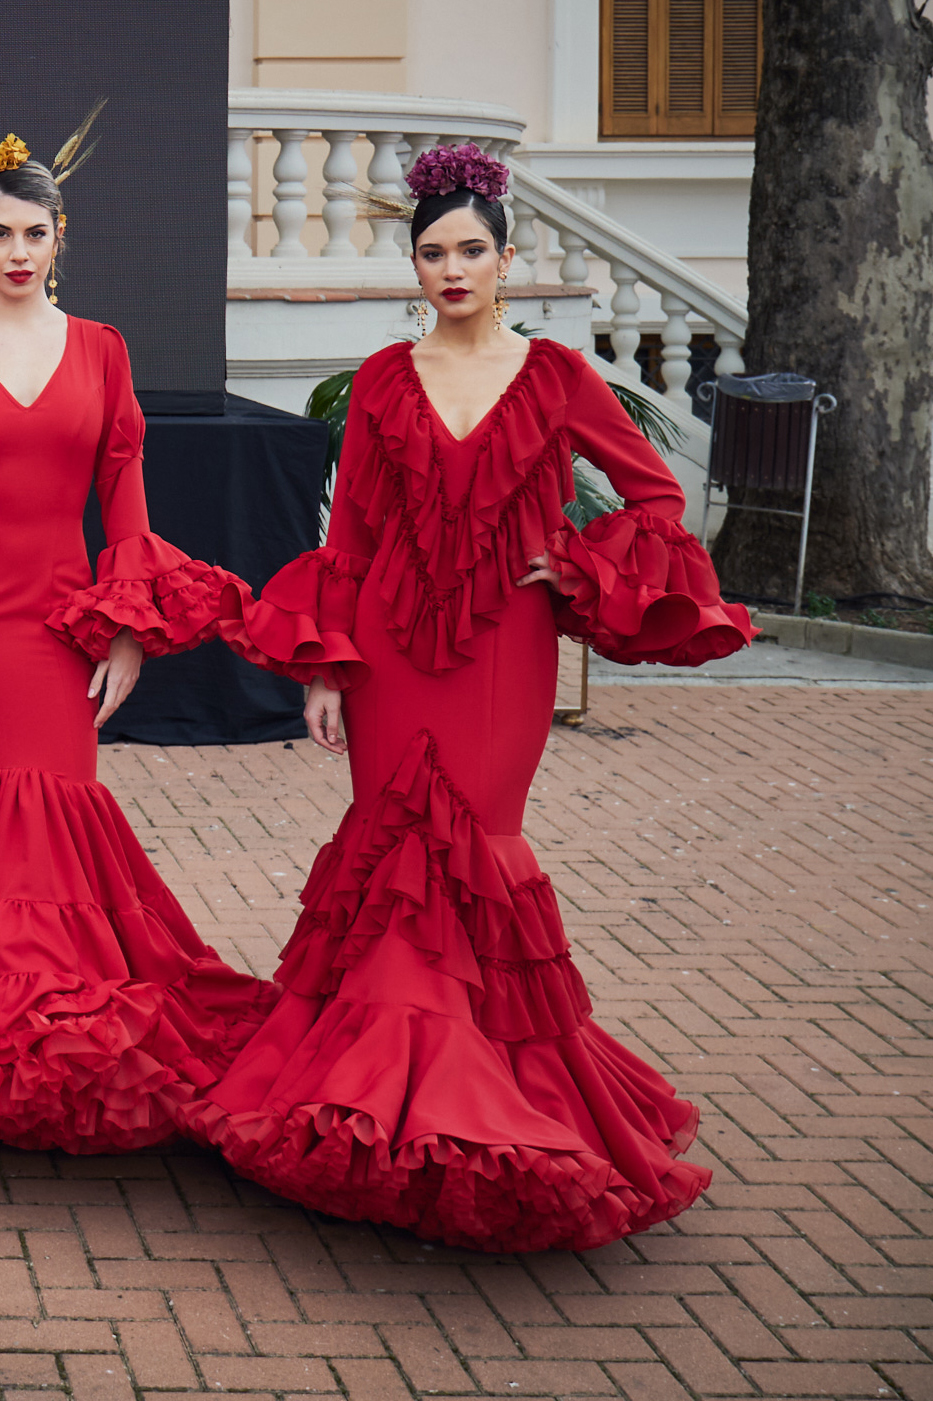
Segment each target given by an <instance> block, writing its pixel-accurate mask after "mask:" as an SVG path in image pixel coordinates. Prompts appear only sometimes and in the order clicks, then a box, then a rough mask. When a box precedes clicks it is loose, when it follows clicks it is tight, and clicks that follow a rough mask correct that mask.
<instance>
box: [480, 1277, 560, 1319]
mask: <svg viewBox="0 0 933 1401" xmlns="http://www.w3.org/2000/svg"><path fill="white" fill-rule="evenodd" d="M470 1275H471V1278H472V1279H474V1280H475V1281H476V1284H477V1287H478V1288H479V1289H481V1290H482V1292H483V1293H484V1294H485V1295H486V1297H487V1299H489V1301H490V1302H491V1304H492V1306H493V1308H494V1309H495V1310H496V1312H497V1313H499V1314H500V1315H501V1317H502V1318H504V1319H505V1321H506V1322H507V1323H559V1322H560V1315H559V1314H558V1312H557V1310H556V1309H555V1308H554V1306H553V1304H552V1303H551V1302H550V1301H549V1300H548V1299H547V1298H546V1297H545V1295H544V1293H543V1291H542V1290H541V1288H540V1287H539V1286H538V1285H537V1284H536V1283H535V1281H534V1280H533V1279H532V1278H531V1277H530V1275H528V1274H526V1273H525V1271H524V1270H523V1269H522V1268H521V1266H520V1265H475V1266H473V1268H472V1269H471V1270H470Z"/></svg>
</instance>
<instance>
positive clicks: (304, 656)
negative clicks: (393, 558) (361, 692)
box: [217, 548, 369, 690]
mask: <svg viewBox="0 0 933 1401" xmlns="http://www.w3.org/2000/svg"><path fill="white" fill-rule="evenodd" d="M368 568H369V560H367V559H364V558H362V557H361V556H357V555H348V554H345V553H343V552H342V551H340V550H332V549H327V548H324V549H320V550H314V551H312V552H310V553H308V554H303V555H299V557H298V558H297V559H296V560H293V561H292V562H291V563H290V564H287V565H286V566H285V568H284V569H281V570H279V572H278V574H276V575H275V576H274V577H273V578H272V579H270V581H269V583H268V584H267V585H266V587H265V588H264V589H263V591H262V596H261V597H260V598H258V599H256V598H254V597H253V595H252V593H251V591H250V589H249V588H248V586H247V585H246V584H244V583H243V582H242V580H240V579H237V578H235V577H232V578H231V580H230V582H229V583H228V584H227V586H226V587H225V588H224V590H223V593H222V595H221V600H220V609H219V620H218V624H217V632H218V634H219V636H220V637H222V638H223V640H224V641H225V642H226V643H227V646H228V647H230V648H231V650H232V651H234V652H236V653H237V655H238V656H241V657H244V658H245V659H246V660H247V661H248V662H252V663H253V664H254V665H256V666H259V667H262V668H263V669H264V670H266V671H273V672H275V673H276V674H277V675H279V676H290V677H291V678H292V679H293V680H294V681H300V682H301V683H302V684H303V685H308V684H309V683H310V682H311V680H312V679H313V678H314V677H315V676H321V677H323V678H324V681H325V683H326V684H327V685H328V686H329V687H330V688H331V689H332V690H344V689H346V688H347V687H348V686H351V685H355V684H358V682H359V681H361V680H362V679H364V678H365V676H366V675H367V674H368V671H369V668H368V667H367V665H366V663H365V662H364V661H363V658H362V657H361V656H360V654H359V652H357V650H356V648H355V647H354V646H353V643H352V642H351V641H350V633H351V631H352V628H353V619H354V614H355V612H356V598H357V593H358V590H359V584H360V581H361V579H363V578H364V577H365V575H366V571H367V569H368Z"/></svg>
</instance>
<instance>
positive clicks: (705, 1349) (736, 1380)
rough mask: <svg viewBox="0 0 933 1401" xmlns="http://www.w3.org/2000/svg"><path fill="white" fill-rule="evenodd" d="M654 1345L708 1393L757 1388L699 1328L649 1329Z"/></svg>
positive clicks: (734, 1392)
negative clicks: (750, 1383) (751, 1384)
mask: <svg viewBox="0 0 933 1401" xmlns="http://www.w3.org/2000/svg"><path fill="white" fill-rule="evenodd" d="M645 1332H646V1334H647V1336H648V1338H649V1339H650V1340H651V1343H652V1345H653V1346H654V1347H655V1348H656V1349H657V1351H658V1352H659V1353H660V1354H661V1356H662V1357H663V1358H664V1359H665V1360H666V1361H667V1362H669V1363H670V1365H671V1366H672V1367H673V1368H674V1371H675V1372H676V1373H677V1375H678V1376H679V1377H680V1379H681V1381H682V1382H684V1384H685V1385H686V1386H688V1387H692V1388H693V1390H694V1391H700V1392H705V1393H706V1395H707V1396H745V1395H747V1394H748V1393H749V1392H751V1391H752V1390H753V1388H752V1387H751V1386H750V1385H749V1383H748V1381H747V1380H746V1378H745V1377H744V1376H743V1375H742V1373H741V1372H740V1371H739V1370H738V1369H737V1368H736V1367H734V1366H733V1365H732V1363H731V1362H729V1361H728V1360H727V1359H726V1358H725V1357H724V1355H723V1353H722V1352H721V1351H720V1349H719V1348H718V1347H716V1345H715V1343H713V1342H712V1340H711V1339H710V1338H708V1337H707V1336H706V1334H705V1333H701V1332H700V1331H699V1329H695V1328H646V1329H645Z"/></svg>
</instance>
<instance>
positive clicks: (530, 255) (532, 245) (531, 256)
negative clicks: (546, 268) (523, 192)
mask: <svg viewBox="0 0 933 1401" xmlns="http://www.w3.org/2000/svg"><path fill="white" fill-rule="evenodd" d="M512 214H513V215H514V217H515V223H514V224H513V225H512V242H513V243H514V244H515V254H516V257H518V258H521V260H522V261H523V262H524V263H525V265H526V267H527V268H528V270H529V271H530V273H531V280H532V282H534V280H535V277H536V268H537V264H538V230H537V228H536V227H535V212H534V210H533V209H532V207H531V205H530V204H526V203H525V201H524V200H522V199H513V200H512Z"/></svg>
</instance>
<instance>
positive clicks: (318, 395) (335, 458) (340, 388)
mask: <svg viewBox="0 0 933 1401" xmlns="http://www.w3.org/2000/svg"><path fill="white" fill-rule="evenodd" d="M355 374H356V371H355V370H341V371H340V372H339V374H336V375H331V376H330V377H329V378H328V379H322V380H321V382H320V384H316V385H315V386H314V389H313V390H312V391H311V397H310V398H309V399H308V402H307V404H305V418H319V419H323V420H324V422H325V423H326V424H327V450H326V452H325V454H324V471H323V474H322V477H321V511H320V516H319V518H318V519H319V525H320V531H321V539H322V540H323V539H324V536H325V534H326V530H327V515H326V513H327V512H328V511H329V510H330V504H331V499H332V495H333V482H334V473H335V472H336V470H337V463H338V462H339V461H340V450H341V448H342V447H343V435H344V430H345V429H346V426H347V409H348V408H349V407H350V391H351V389H352V388H353V378H354V376H355Z"/></svg>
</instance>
